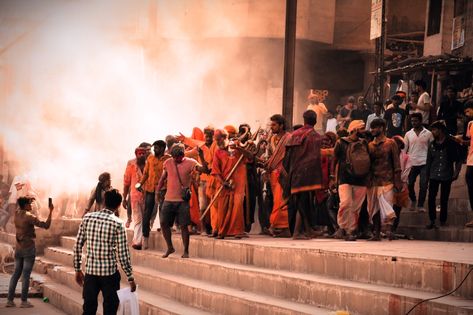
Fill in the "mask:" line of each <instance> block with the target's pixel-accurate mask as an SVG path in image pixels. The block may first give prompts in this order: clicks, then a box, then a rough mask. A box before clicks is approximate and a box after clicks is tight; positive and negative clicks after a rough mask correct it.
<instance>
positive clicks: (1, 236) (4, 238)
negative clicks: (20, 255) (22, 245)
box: [0, 231, 16, 246]
mask: <svg viewBox="0 0 473 315" xmlns="http://www.w3.org/2000/svg"><path fill="white" fill-rule="evenodd" d="M0 242H3V243H7V244H10V245H11V246H15V244H16V236H15V233H8V232H4V231H1V232H0Z"/></svg>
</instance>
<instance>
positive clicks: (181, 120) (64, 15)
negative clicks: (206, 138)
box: [0, 0, 284, 199]
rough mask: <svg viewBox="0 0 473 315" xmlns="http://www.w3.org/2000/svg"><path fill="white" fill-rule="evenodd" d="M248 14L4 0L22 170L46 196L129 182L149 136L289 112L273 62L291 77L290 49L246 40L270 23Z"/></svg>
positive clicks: (238, 9) (3, 116) (0, 131)
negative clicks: (265, 54)
mask: <svg viewBox="0 0 473 315" xmlns="http://www.w3.org/2000/svg"><path fill="white" fill-rule="evenodd" d="M229 3H230V4H229ZM274 5H275V6H277V7H280V6H283V1H274ZM279 9H280V8H279ZM247 19H248V12H247V9H245V7H242V5H241V4H240V2H239V1H210V0H208V1H203V0H202V1H190V0H189V1H164V0H161V1H159V0H150V1H132V0H119V1H117V0H114V1H13V0H9V1H2V2H1V4H0V43H1V47H0V84H1V85H0V86H1V90H0V102H1V106H0V135H1V136H2V137H3V142H4V149H5V150H6V151H7V152H8V157H9V159H10V160H14V161H15V162H16V165H17V166H18V167H17V172H18V173H27V174H28V175H29V177H30V179H31V181H32V184H33V186H34V187H36V188H37V189H38V188H39V189H40V190H43V191H44V194H45V195H44V196H43V198H44V199H46V198H47V196H46V194H51V195H53V197H55V196H56V195H59V194H61V193H64V192H74V193H76V192H88V191H90V190H91V189H92V188H93V187H94V186H95V184H96V181H97V177H98V175H99V174H100V173H101V172H103V171H109V172H111V173H112V185H113V186H114V187H116V188H119V189H120V190H121V188H122V176H123V172H124V169H125V165H126V162H127V160H129V159H131V158H133V152H134V148H135V147H137V146H138V144H139V143H141V142H143V141H146V142H150V143H152V142H153V141H155V140H158V139H164V137H165V136H166V135H167V134H177V133H179V132H182V133H184V134H187V135H190V133H191V130H192V128H193V127H194V126H198V127H200V128H203V127H205V126H206V125H208V124H212V125H214V126H215V127H223V126H224V125H226V124H233V125H238V124H239V123H243V122H246V123H249V124H251V125H252V126H253V127H257V126H258V125H263V126H264V125H265V123H266V120H267V118H268V117H269V116H270V115H271V114H273V113H276V112H279V111H280V110H279V108H280V102H277V99H278V97H279V94H278V91H279V90H278V89H275V90H274V91H275V92H274V93H272V94H271V91H272V90H271V88H270V87H271V82H269V83H268V81H267V79H264V80H263V79H262V78H263V77H266V78H267V77H268V76H271V75H268V73H264V71H266V70H264V69H267V68H274V69H276V73H278V74H277V75H275V76H274V75H273V82H275V81H279V80H281V77H280V76H282V71H279V69H280V68H281V67H282V65H281V64H282V51H275V52H274V54H273V57H272V58H262V57H261V54H260V55H257V54H255V55H254V54H252V49H258V46H257V45H256V44H255V46H254V47H249V46H248V43H247V42H246V44H245V45H246V46H245V49H242V46H241V45H242V42H241V40H239V39H238V38H239V36H244V35H245V34H247V33H248V29H247V27H248V25H251V27H252V28H254V29H255V30H256V31H257V30H258V23H257V21H256V22H255V21H254V20H253V21H251V23H249V22H248V21H247ZM273 23H276V22H273ZM277 23H280V24H281V25H282V27H281V25H279V24H278V25H277V29H279V30H281V31H282V29H283V25H284V24H283V23H284V20H283V19H281V21H278V22H277ZM250 46H251V45H250ZM245 61H246V62H245ZM260 64H264V65H265V66H264V67H261V68H258V65H260ZM273 64H274V66H272V65H273ZM279 73H280V75H279ZM268 85H269V88H268ZM268 91H270V92H268ZM273 94H274V95H273ZM268 99H274V100H276V101H274V102H270V101H269V102H268Z"/></svg>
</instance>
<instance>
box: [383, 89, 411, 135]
mask: <svg viewBox="0 0 473 315" xmlns="http://www.w3.org/2000/svg"><path fill="white" fill-rule="evenodd" d="M391 100H392V105H393V107H391V108H389V109H387V110H386V111H385V112H384V119H385V120H386V125H387V129H386V136H388V137H389V138H392V137H394V136H404V121H405V119H406V111H405V110H404V109H402V108H400V107H399V105H401V103H402V97H400V96H399V95H393V97H391Z"/></svg>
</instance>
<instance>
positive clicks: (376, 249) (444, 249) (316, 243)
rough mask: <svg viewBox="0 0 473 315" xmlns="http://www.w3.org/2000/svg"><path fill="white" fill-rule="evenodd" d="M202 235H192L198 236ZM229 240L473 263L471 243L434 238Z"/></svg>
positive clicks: (265, 237)
mask: <svg viewBox="0 0 473 315" xmlns="http://www.w3.org/2000/svg"><path fill="white" fill-rule="evenodd" d="M199 237H205V236H192V238H199ZM225 241H228V242H238V243H246V244H253V245H261V246H274V247H285V248H304V249H313V250H325V251H334V252H346V253H358V254H361V253H364V254H373V255H384V256H396V257H405V258H422V259H436V260H444V261H450V262H459V263H467V264H473V243H453V242H433V241H409V240H396V241H392V242H390V241H387V240H383V241H381V242H368V241H366V240H358V241H356V242H345V241H342V240H335V239H327V238H319V239H312V240H308V241H305V240H292V239H282V238H270V237H267V236H260V235H250V238H246V239H242V240H232V239H231V238H228V239H226V240H225Z"/></svg>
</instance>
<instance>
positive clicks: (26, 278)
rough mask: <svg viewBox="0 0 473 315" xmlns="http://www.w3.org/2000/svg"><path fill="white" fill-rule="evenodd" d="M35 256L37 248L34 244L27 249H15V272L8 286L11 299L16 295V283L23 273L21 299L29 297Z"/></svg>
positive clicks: (9, 298) (24, 299)
mask: <svg viewBox="0 0 473 315" xmlns="http://www.w3.org/2000/svg"><path fill="white" fill-rule="evenodd" d="M35 257H36V248H35V247H34V246H33V247H31V248H27V249H17V250H16V251H15V271H14V272H13V275H12V277H11V279H10V285H9V287H8V300H9V301H13V298H14V297H15V290H16V285H17V283H18V280H19V279H20V276H21V275H23V279H22V280H21V283H22V285H21V300H22V301H26V300H27V299H28V289H29V287H30V275H31V271H32V270H33V265H34V260H35Z"/></svg>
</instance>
